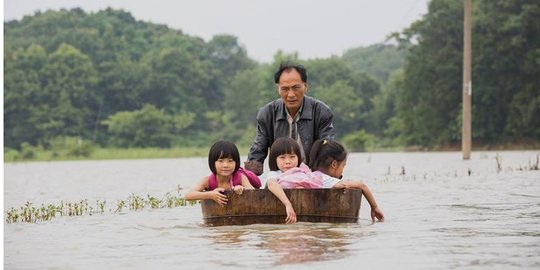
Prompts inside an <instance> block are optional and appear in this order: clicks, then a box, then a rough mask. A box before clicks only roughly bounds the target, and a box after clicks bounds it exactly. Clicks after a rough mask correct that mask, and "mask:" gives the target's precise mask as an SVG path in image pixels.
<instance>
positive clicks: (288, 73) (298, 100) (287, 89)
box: [278, 69, 307, 117]
mask: <svg viewBox="0 0 540 270" xmlns="http://www.w3.org/2000/svg"><path fill="white" fill-rule="evenodd" d="M306 92H307V84H306V83H304V82H302V79H301V78H300V73H298V71H296V69H291V70H285V71H283V73H281V76H280V77H279V83H278V93H279V95H280V96H281V99H283V103H285V107H287V110H288V111H289V113H290V114H291V116H293V117H294V116H295V115H296V113H297V112H298V110H299V109H300V107H301V106H302V101H303V100H304V95H305V94H306Z"/></svg>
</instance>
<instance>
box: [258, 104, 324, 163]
mask: <svg viewBox="0 0 540 270" xmlns="http://www.w3.org/2000/svg"><path fill="white" fill-rule="evenodd" d="M285 110H286V109H285V105H284V104H283V100H282V99H277V100H274V101H272V102H270V103H268V104H266V105H264V106H263V107H262V108H261V109H259V112H258V113H257V135H256V136H255V139H254V140H253V145H251V148H250V149H249V154H248V161H252V160H256V161H259V162H261V163H264V160H265V159H266V156H267V155H268V149H269V148H270V146H271V145H272V143H273V142H274V140H275V139H277V138H279V137H285V136H289V123H288V122H287V112H286V111H285ZM332 118H333V113H332V110H331V109H330V107H328V106H327V105H326V104H324V103H323V102H322V101H320V100H317V99H315V98H312V97H309V96H304V105H303V107H302V112H301V114H300V119H299V120H298V124H297V127H298V134H300V140H301V141H302V146H303V148H304V151H305V154H306V159H307V158H309V151H310V150H311V146H312V145H313V142H314V141H316V140H318V139H333V138H334V125H333V124H332ZM304 162H305V163H306V164H307V162H308V161H304Z"/></svg>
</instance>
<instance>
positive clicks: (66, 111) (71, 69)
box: [32, 44, 99, 142]
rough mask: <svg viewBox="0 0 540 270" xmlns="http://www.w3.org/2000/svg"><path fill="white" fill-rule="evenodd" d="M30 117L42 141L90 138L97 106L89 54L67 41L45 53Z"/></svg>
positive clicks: (92, 67) (94, 78)
mask: <svg viewBox="0 0 540 270" xmlns="http://www.w3.org/2000/svg"><path fill="white" fill-rule="evenodd" d="M42 74H43V84H42V89H40V90H41V91H39V92H38V93H37V95H36V96H37V104H36V107H35V108H34V109H35V110H34V112H33V117H32V120H33V121H34V123H36V124H37V125H36V127H37V129H38V130H39V131H40V132H42V134H43V138H44V139H45V142H46V141H47V140H48V139H51V138H54V137H58V136H82V137H85V138H91V135H92V132H93V128H94V124H95V121H96V117H97V112H98V108H99V104H98V98H97V96H96V84H97V72H96V70H95V69H94V66H93V63H92V61H91V60H90V58H89V57H88V56H86V55H84V54H82V53H81V52H80V51H79V50H77V49H76V48H74V47H73V46H71V45H68V44H62V45H61V46H60V47H59V48H58V49H57V50H56V51H55V52H54V53H52V54H50V55H49V56H48V59H47V62H46V64H45V65H44V66H43V73H42Z"/></svg>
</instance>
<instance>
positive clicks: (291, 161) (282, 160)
mask: <svg viewBox="0 0 540 270" xmlns="http://www.w3.org/2000/svg"><path fill="white" fill-rule="evenodd" d="M276 163H277V166H278V168H279V169H280V170H281V171H282V172H285V171H287V170H288V169H290V168H294V167H298V156H297V155H296V154H283V155H279V156H277V160H276Z"/></svg>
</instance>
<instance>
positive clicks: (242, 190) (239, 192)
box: [233, 185, 245, 195]
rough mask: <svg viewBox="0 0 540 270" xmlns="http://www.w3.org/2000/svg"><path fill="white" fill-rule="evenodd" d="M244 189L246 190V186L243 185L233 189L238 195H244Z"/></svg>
mask: <svg viewBox="0 0 540 270" xmlns="http://www.w3.org/2000/svg"><path fill="white" fill-rule="evenodd" d="M244 189H245V188H244V186H241V185H238V186H234V187H233V190H234V192H236V194H238V195H242V193H243V192H244Z"/></svg>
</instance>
